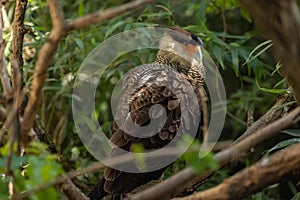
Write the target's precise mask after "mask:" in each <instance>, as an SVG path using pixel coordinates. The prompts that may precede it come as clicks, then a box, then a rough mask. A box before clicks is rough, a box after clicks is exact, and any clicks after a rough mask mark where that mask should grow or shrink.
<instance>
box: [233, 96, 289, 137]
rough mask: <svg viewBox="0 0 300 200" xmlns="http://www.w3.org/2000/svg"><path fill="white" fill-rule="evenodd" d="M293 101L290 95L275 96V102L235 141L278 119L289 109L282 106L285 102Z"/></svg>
mask: <svg viewBox="0 0 300 200" xmlns="http://www.w3.org/2000/svg"><path fill="white" fill-rule="evenodd" d="M293 101H295V100H294V98H292V97H291V96H290V95H281V96H279V97H278V98H277V101H276V103H275V104H274V105H273V106H272V107H271V108H270V109H269V110H268V111H267V112H266V113H265V114H264V115H263V116H261V117H260V118H259V119H258V120H257V121H255V122H254V123H253V124H252V125H251V126H250V127H249V128H248V129H247V130H246V131H245V132H244V133H243V134H242V135H241V136H240V137H239V138H238V139H237V140H236V141H235V143H236V142H238V141H240V140H242V139H244V138H245V137H247V136H248V135H251V134H252V133H254V132H255V131H257V130H258V129H260V128H262V127H264V126H266V125H268V124H269V123H271V122H273V121H275V120H277V119H279V118H280V117H282V116H283V115H284V114H286V112H287V111H288V110H289V106H290V105H289V106H284V105H285V104H287V103H290V102H293Z"/></svg>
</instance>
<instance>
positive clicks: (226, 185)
mask: <svg viewBox="0 0 300 200" xmlns="http://www.w3.org/2000/svg"><path fill="white" fill-rule="evenodd" d="M299 152H300V144H295V145H293V146H291V147H288V148H286V149H284V150H282V151H280V152H277V153H275V154H274V155H271V156H270V157H264V158H262V159H261V160H260V161H259V162H257V163H256V164H254V165H252V166H251V167H249V168H246V169H244V170H242V171H240V172H238V173H237V174H235V175H233V176H232V177H230V178H228V179H226V180H224V181H223V182H222V183H221V184H220V185H218V186H216V187H213V188H210V189H207V190H205V191H202V192H198V193H195V194H192V195H190V196H187V197H183V198H175V199H177V200H192V199H197V200H205V199H210V200H227V199H242V198H244V197H247V196H249V195H250V194H254V193H256V192H258V191H261V190H262V189H263V188H266V187H267V186H269V185H272V184H275V183H277V182H279V181H280V180H281V179H282V178H284V177H292V176H294V177H295V176H299V175H300V156H299Z"/></svg>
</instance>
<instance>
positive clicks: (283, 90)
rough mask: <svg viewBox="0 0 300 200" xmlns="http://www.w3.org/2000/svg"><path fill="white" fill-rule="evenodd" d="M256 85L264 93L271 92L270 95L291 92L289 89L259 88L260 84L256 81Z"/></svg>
mask: <svg viewBox="0 0 300 200" xmlns="http://www.w3.org/2000/svg"><path fill="white" fill-rule="evenodd" d="M256 85H257V87H258V89H259V90H261V91H264V92H269V93H273V94H289V93H290V92H289V90H288V89H268V88H262V87H260V86H259V84H258V82H257V81H256Z"/></svg>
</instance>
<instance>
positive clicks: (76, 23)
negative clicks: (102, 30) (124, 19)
mask: <svg viewBox="0 0 300 200" xmlns="http://www.w3.org/2000/svg"><path fill="white" fill-rule="evenodd" d="M154 2H155V0H137V1H133V2H129V3H126V4H123V5H120V6H118V7H115V8H108V9H106V10H104V11H97V12H94V13H92V14H89V15H86V16H83V17H80V18H78V19H74V20H70V21H68V22H67V30H66V32H65V34H67V33H68V32H70V31H73V30H79V29H82V28H85V27H88V26H91V25H93V24H97V23H100V22H103V21H106V20H109V19H112V18H114V17H116V16H119V15H121V14H124V13H126V12H129V11H132V10H135V9H138V8H141V7H144V6H145V5H147V4H150V3H154Z"/></svg>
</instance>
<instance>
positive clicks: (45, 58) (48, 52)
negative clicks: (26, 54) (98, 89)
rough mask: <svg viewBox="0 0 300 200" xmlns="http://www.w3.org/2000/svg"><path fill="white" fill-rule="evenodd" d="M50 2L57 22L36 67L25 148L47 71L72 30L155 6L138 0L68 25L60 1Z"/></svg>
mask: <svg viewBox="0 0 300 200" xmlns="http://www.w3.org/2000/svg"><path fill="white" fill-rule="evenodd" d="M47 2H48V5H49V9H50V14H51V19H52V21H53V28H52V30H51V33H50V36H49V38H48V39H47V42H46V43H45V44H44V45H43V47H42V49H41V50H40V52H39V54H38V58H37V61H36V64H35V70H34V75H33V82H32V85H31V92H30V98H29V102H28V104H27V106H26V108H25V112H24V121H23V123H22V125H21V133H22V140H21V141H22V145H23V146H26V145H27V143H28V142H29V141H30V138H27V133H28V132H29V130H30V129H31V127H32V126H33V123H34V120H35V116H36V113H37V111H38V108H39V105H40V99H41V94H42V89H43V86H44V83H45V80H46V77H47V70H48V68H49V66H50V62H51V59H52V57H53V55H54V53H55V51H56V50H57V47H58V44H59V42H60V40H61V38H62V37H64V36H66V35H67V34H68V33H69V32H70V31H71V30H78V29H80V28H83V27H88V26H90V25H92V24H95V23H99V22H103V21H105V20H108V19H111V18H113V17H115V16H118V15H120V14H123V13H125V12H128V11H131V10H134V9H137V8H140V7H143V6H145V5H146V4H148V3H153V2H154V0H137V1H134V2H131V3H127V4H124V5H121V6H119V7H116V8H110V9H107V10H104V11H98V12H96V13H93V14H90V15H87V16H85V17H82V18H79V19H76V20H74V21H73V20H70V21H68V22H66V21H65V20H64V17H63V12H62V9H61V7H60V4H59V3H58V1H57V0H48V1H47Z"/></svg>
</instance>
